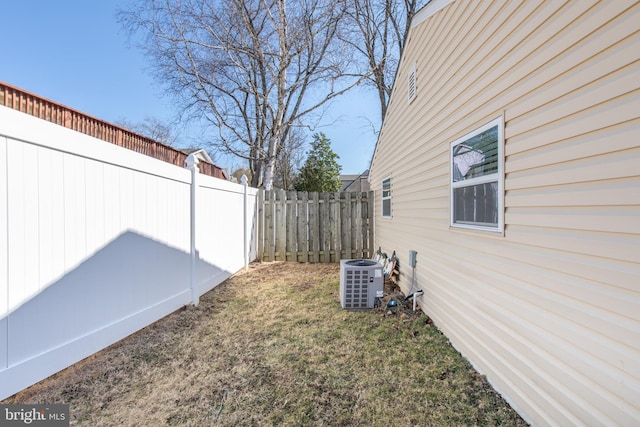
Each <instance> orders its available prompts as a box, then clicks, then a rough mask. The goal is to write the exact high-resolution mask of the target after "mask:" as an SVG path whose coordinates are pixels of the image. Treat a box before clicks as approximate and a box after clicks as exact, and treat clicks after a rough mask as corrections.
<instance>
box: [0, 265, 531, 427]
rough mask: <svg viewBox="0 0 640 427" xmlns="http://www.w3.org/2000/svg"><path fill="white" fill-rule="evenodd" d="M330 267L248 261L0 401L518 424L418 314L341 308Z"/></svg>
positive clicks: (223, 417) (110, 412)
mask: <svg viewBox="0 0 640 427" xmlns="http://www.w3.org/2000/svg"><path fill="white" fill-rule="evenodd" d="M338 276H339V265H337V264H332V265H326V264H293V263H288V264H284V263H269V264H259V263H256V264H252V265H251V267H250V269H249V271H248V272H246V273H244V272H243V273H240V274H237V275H236V276H234V277H232V278H230V279H229V280H227V281H226V282H224V283H223V284H221V285H220V286H218V287H217V288H215V289H214V290H212V291H211V292H209V293H207V294H206V295H204V296H203V297H202V298H201V300H200V305H199V306H198V307H196V308H193V307H189V308H185V309H182V310H179V311H177V312H175V313H173V314H171V315H169V316H167V317H166V318H164V319H162V320H160V321H159V322H157V323H155V324H153V325H151V326H149V327H147V328H145V329H143V330H141V331H139V332H137V333H136V334H133V335H131V336H129V337H128V338H126V339H124V340H122V341H120V342H118V343H116V344H114V345H113V346H111V347H109V348H107V349H105V350H103V351H101V352H99V353H97V354H95V355H93V356H91V357H89V358H87V359H85V360H83V361H81V362H80V363H77V364H76V365H74V366H72V367H70V368H68V369H66V370H64V371H62V372H60V373H58V374H56V375H54V376H52V377H50V378H48V379H46V380H44V381H42V382H40V383H38V384H36V385H34V386H32V387H30V388H28V389H27V390H24V391H22V392H21V393H18V394H17V395H15V396H13V397H11V398H9V399H7V400H5V401H4V402H3V403H68V404H70V413H71V425H83V426H161V425H172V426H205V425H222V426H272V425H273V426H280V425H287V426H312V425H317V426H461V425H486V426H498V425H500V426H504V425H508V426H524V425H526V423H525V422H524V421H523V420H522V419H521V418H520V417H519V416H518V414H517V413H516V412H515V411H514V410H513V409H511V408H510V407H509V405H508V404H507V403H506V402H505V401H504V400H503V399H502V398H501V397H500V396H499V395H498V394H497V393H496V392H495V391H494V390H493V389H492V388H491V386H490V385H489V384H488V383H487V381H486V379H485V378H484V377H483V376H481V375H479V374H477V373H476V372H475V371H474V370H473V368H472V367H471V366H470V365H469V364H468V363H467V362H466V361H465V360H464V359H463V358H462V357H461V356H460V355H459V354H458V353H457V352H456V351H455V349H453V348H452V347H451V345H450V344H449V342H448V341H447V339H446V337H444V336H443V335H442V334H441V333H440V332H439V331H438V329H437V328H435V327H433V326H432V325H431V324H430V321H429V319H428V318H427V317H426V316H424V315H423V314H417V315H414V314H412V312H411V311H408V310H405V309H404V308H403V307H400V308H398V309H397V312H395V313H393V314H391V315H389V314H388V313H387V310H386V309H381V310H366V311H345V310H342V309H341V308H340V303H339V294H338V288H339V277H338Z"/></svg>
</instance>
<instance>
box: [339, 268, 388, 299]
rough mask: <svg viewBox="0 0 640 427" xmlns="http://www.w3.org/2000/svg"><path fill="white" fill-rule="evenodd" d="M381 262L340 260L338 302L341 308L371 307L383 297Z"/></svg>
mask: <svg viewBox="0 0 640 427" xmlns="http://www.w3.org/2000/svg"><path fill="white" fill-rule="evenodd" d="M383 286H384V275H383V274H382V264H379V263H377V262H375V261H371V260H369V259H343V260H342V261H340V304H341V305H342V308H373V307H374V306H375V303H376V298H382V297H383V295H384V294H383V292H384V290H383Z"/></svg>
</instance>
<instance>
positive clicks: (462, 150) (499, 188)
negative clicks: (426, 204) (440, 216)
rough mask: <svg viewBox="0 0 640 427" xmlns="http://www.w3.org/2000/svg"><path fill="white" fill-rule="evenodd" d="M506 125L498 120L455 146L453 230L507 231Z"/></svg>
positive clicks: (453, 158)
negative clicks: (455, 228) (505, 194)
mask: <svg viewBox="0 0 640 427" xmlns="http://www.w3.org/2000/svg"><path fill="white" fill-rule="evenodd" d="M503 147H504V124H503V120H502V117H500V118H497V119H495V120H493V121H491V122H490V123H487V124H486V125H484V126H482V127H481V128H479V129H476V130H475V131H473V132H471V133H469V134H467V135H465V136H463V137H462V138H460V139H457V140H455V141H453V142H452V143H451V149H450V163H451V209H450V210H451V226H452V227H462V228H472V229H479V230H488V231H497V232H501V231H502V230H503V228H504V191H503V174H504V172H503Z"/></svg>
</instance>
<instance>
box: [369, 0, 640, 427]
mask: <svg viewBox="0 0 640 427" xmlns="http://www.w3.org/2000/svg"><path fill="white" fill-rule="evenodd" d="M639 30H640V4H639V3H638V2H637V1H623V0H620V1H611V2H594V1H569V2H561V1H553V2H551V1H508V2H494V1H473V2H468V1H454V2H450V1H434V2H432V4H430V5H429V6H427V7H426V8H425V9H423V10H422V11H421V12H420V13H419V14H418V15H417V16H416V17H415V18H414V21H413V27H412V29H411V33H410V39H409V42H408V43H407V45H406V48H405V52H404V54H403V55H404V56H403V58H402V62H401V65H400V69H399V71H398V74H397V79H396V85H395V87H394V92H393V95H392V97H391V101H390V106H389V110H388V112H387V116H386V117H385V120H384V123H383V127H382V130H381V133H380V137H379V140H378V144H377V147H376V150H375V153H374V157H373V159H372V164H371V171H370V183H371V187H372V189H373V190H374V191H375V199H376V207H375V210H376V215H375V230H376V235H375V236H376V237H375V239H376V243H375V246H381V247H382V249H383V250H385V251H386V252H389V251H391V250H396V251H397V254H398V255H399V257H400V261H401V266H402V267H403V268H402V271H401V280H400V284H401V287H402V288H403V289H404V290H405V291H407V289H408V287H409V286H410V284H411V274H412V273H411V271H410V269H409V268H407V267H404V266H407V265H408V252H409V250H411V249H413V250H416V251H417V252H418V257H417V260H418V262H417V266H416V270H415V274H416V286H417V287H418V288H421V289H423V290H424V291H425V294H424V296H423V297H422V298H421V299H420V300H419V302H420V305H421V306H422V309H423V310H424V311H425V312H426V314H427V315H429V316H430V317H431V318H432V319H433V320H434V322H435V324H436V325H437V326H438V327H439V328H440V329H441V330H442V331H443V332H444V333H445V334H446V335H447V337H449V339H450V340H451V342H452V343H453V345H454V346H455V347H456V348H457V349H458V350H459V351H460V352H461V353H462V354H463V355H465V356H466V357H467V358H468V359H469V361H470V362H471V363H472V364H473V365H474V366H475V367H476V368H477V369H478V370H479V371H480V372H482V373H484V374H486V375H487V377H488V379H489V381H490V382H491V383H492V384H493V386H494V387H495V388H496V389H497V390H498V391H499V392H500V393H502V394H503V396H505V398H506V399H507V400H508V401H509V402H510V403H511V404H512V406H513V407H514V408H515V409H516V410H518V412H519V413H520V414H521V415H522V416H523V417H524V418H525V419H526V420H527V421H529V422H530V423H532V424H534V425H560V426H562V425H589V426H594V425H624V426H631V425H637V423H638V420H640V143H639V140H640V139H639V137H640V61H638V60H639V59H640V49H639V48H638V46H640V32H639ZM414 65H415V67H416V71H417V96H416V98H415V99H414V100H413V102H411V103H409V102H408V96H407V85H408V73H409V72H410V70H411V68H412V67H413V66H414ZM497 117H503V118H504V122H505V154H504V161H505V174H504V179H505V181H504V185H505V199H504V200H505V228H504V232H503V233H492V232H482V231H474V230H463V229H457V228H451V227H450V226H449V209H450V208H449V191H450V184H449V180H450V178H449V146H450V143H451V142H452V141H455V140H456V139H457V138H460V137H462V136H463V135H466V134H467V133H469V132H471V131H473V130H474V129H477V128H478V127H480V126H482V125H483V124H485V123H488V122H490V121H491V120H493V119H495V118H497ZM386 177H391V178H392V218H390V219H387V218H382V217H381V203H380V199H381V197H380V196H381V182H382V180H383V179H384V178H386Z"/></svg>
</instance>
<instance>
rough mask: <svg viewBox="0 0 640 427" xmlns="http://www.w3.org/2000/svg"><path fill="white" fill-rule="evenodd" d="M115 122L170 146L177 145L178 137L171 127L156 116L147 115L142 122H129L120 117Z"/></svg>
mask: <svg viewBox="0 0 640 427" xmlns="http://www.w3.org/2000/svg"><path fill="white" fill-rule="evenodd" d="M116 124H117V125H118V126H121V127H123V128H125V129H129V130H130V131H132V132H135V133H139V134H140V135H143V136H146V137H147V138H149V139H153V140H154V141H158V142H161V143H163V144H165V145H169V146H171V147H176V146H177V141H178V137H177V135H176V134H174V132H173V130H172V127H171V126H169V125H167V124H166V123H165V122H163V121H162V120H160V119H158V118H157V117H150V116H147V117H145V118H144V120H143V121H142V122H138V123H134V122H131V121H129V120H127V119H120V120H118V121H116Z"/></svg>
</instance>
